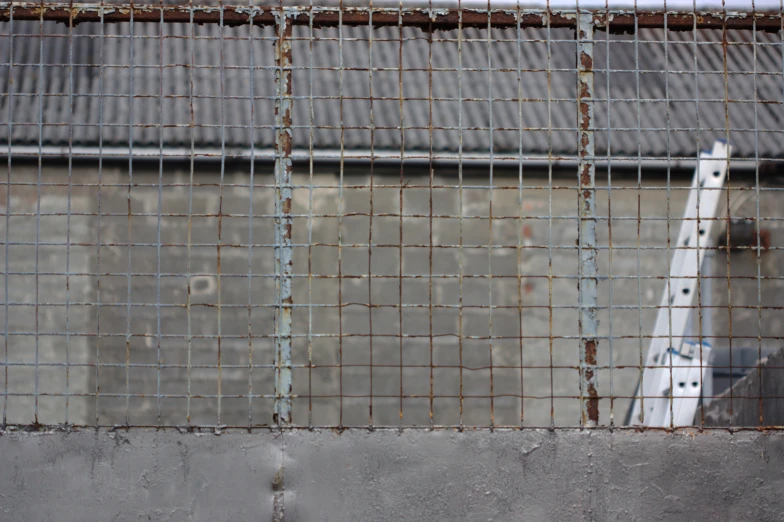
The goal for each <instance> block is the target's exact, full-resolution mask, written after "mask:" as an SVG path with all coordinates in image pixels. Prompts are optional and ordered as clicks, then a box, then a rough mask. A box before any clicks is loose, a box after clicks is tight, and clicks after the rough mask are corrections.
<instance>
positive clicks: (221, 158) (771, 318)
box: [0, 4, 784, 428]
mask: <svg viewBox="0 0 784 522" xmlns="http://www.w3.org/2000/svg"><path fill="white" fill-rule="evenodd" d="M611 14H612V13H608V12H587V13H576V14H575V13H572V14H569V13H567V14H563V13H555V12H530V11H525V12H524V11H522V10H518V11H517V12H509V11H484V12H481V11H467V10H451V11H444V12H443V13H440V12H439V13H435V12H429V11H420V10H406V9H365V8H362V9H348V8H282V7H281V8H228V7H222V6H221V7H215V8H197V7H192V6H191V7H183V6H174V7H172V6H152V7H138V6H137V7H128V8H127V9H117V8H116V7H110V6H95V5H83V6H80V7H78V8H74V9H70V8H65V7H58V6H48V7H44V6H41V5H33V4H0V18H1V19H2V20H4V21H3V22H1V23H0V42H2V45H0V49H3V50H4V51H3V56H2V58H1V59H2V63H0V82H1V83H2V85H3V90H2V93H0V116H2V120H3V123H4V124H3V126H2V129H0V138H1V139H2V140H3V141H5V142H6V143H7V146H6V147H4V149H5V150H3V151H0V153H2V154H4V155H5V156H6V158H7V162H6V163H7V175H6V179H5V182H4V183H3V185H2V188H0V194H2V198H0V201H1V202H2V205H3V207H4V212H3V214H4V216H3V217H4V219H3V220H2V223H0V228H2V230H3V234H2V247H3V259H4V262H3V268H4V270H3V277H2V279H1V280H2V286H3V292H2V295H3V302H4V305H3V316H4V317H3V319H2V324H3V325H4V326H3V346H4V348H3V357H2V366H3V372H2V374H3V375H2V390H3V424H4V425H7V426H8V425H11V426H13V425H30V424H34V425H39V424H42V425H53V424H63V423H64V424H72V425H82V426H117V425H125V426H181V427H221V426H237V427H239V426H242V427H262V426H276V427H308V428H313V427H340V428H347V427H373V428H381V427H394V428H400V427H425V428H434V427H456V428H463V427H472V428H481V427H489V428H496V427H554V428H561V427H575V426H579V427H622V426H624V425H627V424H630V423H631V424H634V422H633V421H630V418H629V417H630V413H629V412H631V411H632V409H633V408H634V407H635V404H636V403H637V402H639V403H642V404H644V402H645V400H646V399H648V400H650V401H653V400H655V399H657V398H658V399H662V398H663V399H665V401H666V402H667V403H668V404H669V408H670V413H672V412H673V411H674V410H673V407H674V406H675V405H677V404H680V403H678V400H679V399H677V398H675V394H674V392H671V391H669V390H668V393H667V395H665V396H662V397H656V396H646V393H645V392H644V391H641V390H645V388H644V379H645V378H646V375H650V370H654V368H652V367H651V363H650V362H646V354H647V353H648V352H649V349H650V348H651V346H652V343H653V342H655V340H656V339H657V337H666V338H667V341H668V343H667V344H669V345H672V346H680V345H681V343H685V342H689V341H692V342H696V344H697V346H698V349H699V351H700V353H702V349H703V348H705V350H706V352H707V349H708V347H709V348H710V351H711V354H712V356H711V358H710V360H708V358H707V357H706V358H705V360H702V359H700V358H699V357H697V359H696V360H697V361H698V367H699V368H700V371H698V372H697V375H698V376H699V377H698V380H699V383H700V392H699V404H698V407H697V408H696V415H694V417H693V419H694V420H693V421H691V420H690V421H689V422H686V423H685V424H686V425H696V426H702V427H708V426H720V427H739V426H750V425H755V426H758V425H762V426H770V425H773V424H778V425H780V424H782V423H781V422H778V421H777V419H780V418H781V417H780V415H781V413H780V412H781V411H782V409H784V408H783V407H782V403H783V402H784V401H782V393H784V392H782V389H781V386H782V384H781V383H784V378H782V366H781V357H780V356H779V355H777V354H776V352H777V350H779V348H780V347H781V338H782V336H783V335H784V333H782V324H784V323H782V321H781V320H780V314H781V309H782V302H781V300H782V297H781V295H782V293H781V291H780V287H781V285H782V274H781V268H780V267H781V266H782V263H781V259H780V256H781V255H782V253H781V250H782V248H781V242H782V236H781V234H782V232H781V226H780V224H779V223H780V221H781V219H782V210H781V208H782V207H781V205H780V203H779V202H778V198H779V197H780V195H779V191H780V186H781V181H782V179H784V178H781V177H780V175H781V173H782V168H784V167H782V163H781V158H782V156H783V154H782V150H781V143H784V140H783V139H782V138H783V136H782V134H784V125H782V124H783V123H784V45H782V38H784V32H782V25H781V17H780V16H779V15H778V14H775V15H764V16H763V15H757V16H749V17H732V16H729V15H728V14H726V13H723V14H721V15H715V16H707V15H706V16H704V17H697V16H691V15H689V14H688V13H686V14H672V15H670V16H661V15H654V14H650V15H646V14H629V13H615V14H612V16H611ZM58 21H59V22H65V23H56V22H58ZM76 22H79V23H78V24H77V23H76ZM109 22H112V23H109ZM715 140H724V141H725V142H728V143H729V144H731V146H732V153H731V156H729V157H728V158H727V157H725V158H723V159H724V161H726V163H727V166H728V168H727V173H726V180H725V181H724V183H723V184H722V185H721V186H719V187H717V188H715V190H714V194H715V193H718V194H719V197H718V199H717V203H716V205H717V207H716V209H715V213H714V214H713V215H710V216H708V215H707V214H704V213H702V211H701V210H700V211H699V212H698V217H696V218H694V217H688V216H686V218H684V209H685V208H686V207H687V205H688V204H689V203H688V201H689V197H690V194H692V193H693V192H694V188H693V187H692V176H693V174H694V171H695V167H696V166H698V158H699V154H700V151H703V150H706V149H711V147H712V146H713V143H714V141H715ZM727 160H728V161H727ZM701 194H703V195H702V196H698V197H697V202H698V203H697V206H698V208H699V205H700V203H699V201H700V197H703V198H705V197H709V196H710V194H711V192H710V191H709V192H702V193H701ZM706 194H707V196H706ZM706 216H707V217H706ZM694 219H696V221H697V226H698V227H700V226H701V225H700V223H702V225H705V224H706V223H708V224H712V225H713V227H712V229H711V230H712V231H711V232H710V234H709V237H707V238H705V239H704V240H703V243H702V244H700V242H699V241H700V240H699V239H698V240H697V245H696V246H688V245H681V244H680V243H679V233H680V230H681V228H683V227H685V226H687V225H688V223H689V220H694ZM700 234H702V230H700ZM679 250H683V251H689V250H693V251H696V250H699V251H700V252H701V254H700V255H703V254H704V261H702V260H701V258H698V259H700V261H697V267H696V277H692V279H696V288H695V290H694V292H695V293H696V295H697V297H696V298H695V299H696V301H694V302H693V303H692V302H691V301H689V302H688V304H687V305H685V306H677V305H676V306H673V304H672V301H670V303H669V304H667V302H666V299H665V301H664V304H663V305H662V304H660V301H662V294H665V293H666V292H668V291H669V289H670V288H671V287H673V288H674V285H676V284H678V278H677V277H673V274H674V273H675V272H673V270H674V267H673V260H674V259H675V260H677V259H678V258H677V256H676V254H677V252H678V251H679ZM674 256H676V257H674ZM675 268H677V267H675ZM692 268H693V267H692ZM661 309H665V310H666V312H667V313H668V324H669V325H672V324H673V323H674V320H673V317H676V316H684V317H688V322H689V329H688V331H687V332H686V333H685V334H683V335H680V334H678V332H673V328H674V327H672V326H670V327H669V329H668V330H667V331H665V332H664V333H663V334H662V333H661V332H658V333H657V332H656V331H655V330H654V329H655V322H656V320H657V315H658V314H659V313H660V310H661ZM661 368H662V367H660V369H661ZM664 369H665V370H666V372H667V373H668V375H669V379H670V390H672V389H674V388H673V387H674V386H677V382H676V381H677V380H678V379H679V377H678V375H680V374H679V373H678V371H679V367H678V364H676V363H673V362H670V364H669V365H667V366H666V367H664ZM690 375H691V374H690ZM673 376H675V377H673ZM641 380H642V381H643V384H642V385H641ZM703 381H705V382H703ZM777 412H778V413H777ZM776 415H779V417H776ZM675 425H678V424H677V423H676V422H675V420H674V419H673V418H669V420H668V421H667V422H666V423H665V424H664V425H663V426H662V427H668V426H669V427H672V426H675Z"/></svg>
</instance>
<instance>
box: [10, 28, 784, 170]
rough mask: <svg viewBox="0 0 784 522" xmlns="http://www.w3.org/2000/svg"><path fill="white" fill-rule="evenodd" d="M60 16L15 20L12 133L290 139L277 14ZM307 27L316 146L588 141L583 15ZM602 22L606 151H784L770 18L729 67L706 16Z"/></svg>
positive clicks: (304, 121) (149, 142)
mask: <svg viewBox="0 0 784 522" xmlns="http://www.w3.org/2000/svg"><path fill="white" fill-rule="evenodd" d="M42 27H43V32H44V36H43V38H41V37H40V36H39V34H40V31H41V27H40V26H39V24H38V23H35V22H18V21H17V22H15V23H14V24H13V27H11V25H10V24H9V23H7V22H6V23H3V24H0V33H2V34H1V35H0V42H2V45H0V48H2V49H4V53H3V56H2V57H0V60H2V63H0V85H1V86H2V87H0V89H2V91H1V92H2V97H0V120H1V121H2V126H0V141H3V142H5V141H6V140H7V139H9V121H11V122H12V125H11V134H10V138H11V143H12V145H36V144H38V143H39V133H40V138H41V139H40V141H41V142H42V143H43V144H44V145H56V146H62V145H67V144H68V142H69V135H70V133H71V132H72V133H73V144H74V145H98V143H99V135H101V136H102V137H103V141H102V143H103V145H104V146H113V145H115V146H117V145H119V146H123V145H124V146H127V145H128V142H129V139H130V132H129V131H130V126H131V124H132V125H133V131H132V141H133V143H134V146H135V147H155V148H157V147H159V145H160V142H161V140H162V142H163V145H164V146H165V147H175V146H178V147H180V146H184V147H190V144H191V140H192V139H193V141H194V145H195V146H196V147H209V148H214V147H218V148H220V147H221V144H222V142H225V146H226V147H232V148H235V147H240V148H247V147H249V146H250V144H251V138H252V139H253V140H254V146H255V147H258V148H269V147H273V146H274V139H273V138H274V131H273V126H274V96H275V81H274V55H273V40H274V29H273V28H271V27H264V28H259V27H256V28H253V29H252V30H251V29H250V28H249V27H236V28H229V27H226V28H224V29H223V40H222V41H221V38H220V34H221V33H220V27H216V26H198V25H197V26H194V27H191V26H190V25H188V24H166V25H163V26H159V25H156V24H142V23H137V24H134V26H133V27H131V25H130V24H107V25H105V26H104V30H105V34H104V35H103V36H102V35H101V26H99V25H97V24H82V25H79V26H77V27H76V28H74V30H73V38H72V39H69V38H68V29H67V27H64V26H62V25H55V24H50V23H48V22H47V23H44V24H43V26H42ZM191 30H192V31H193V35H194V37H195V38H194V39H191V38H190V34H191ZM10 32H12V33H13V35H14V37H13V39H11V38H10V37H9V36H8V34H9V33H10ZM161 33H162V35H163V38H162V39H161V38H160V35H161ZM131 34H133V38H130V35H131ZM401 34H402V43H401ZM251 35H252V37H253V41H252V43H251V41H250V37H251ZM488 36H489V38H488ZM294 37H295V40H294V42H293V45H292V48H293V63H294V67H295V71H294V75H293V82H294V95H295V97H296V99H295V105H294V125H295V131H294V147H296V148H304V149H307V148H308V147H309V146H310V145H311V133H312V146H313V147H314V148H315V149H338V148H340V147H341V140H342V144H343V146H344V147H345V148H346V150H368V149H370V148H371V134H372V142H373V143H372V145H373V147H374V149H375V150H377V151H381V150H393V151H394V150H399V149H400V147H401V131H400V126H401V117H402V122H403V127H404V129H405V130H404V138H405V149H406V150H423V151H426V150H429V149H430V147H431V144H432V148H433V149H434V150H436V151H457V150H458V149H459V147H460V142H461V138H462V150H463V151H466V152H470V151H483V152H486V151H488V150H490V146H491V143H492V150H493V152H494V153H498V154H504V153H516V152H519V151H521V150H522V153H523V154H547V153H548V151H549V150H550V149H552V153H553V154H556V155H573V154H575V152H576V149H577V133H576V125H577V113H576V103H575V100H574V97H575V91H576V85H577V80H576V70H575V63H576V46H575V43H574V41H573V35H572V32H571V31H570V30H557V29H552V30H551V32H550V33H549V37H550V43H549V44H548V42H547V37H548V33H547V31H546V30H545V29H522V30H520V32H519V35H518V33H517V30H516V29H514V28H512V29H494V30H492V31H491V32H490V34H489V35H488V32H487V31H485V30H480V29H464V31H463V34H462V36H461V37H460V39H461V42H460V46H461V47H462V53H459V52H458V43H457V40H458V32H457V31H439V32H436V33H434V34H433V36H432V42H430V41H428V35H427V33H424V32H422V31H421V30H419V29H416V28H404V29H402V31H401V30H400V29H398V28H395V27H384V28H377V29H373V30H371V29H370V28H368V27H343V28H342V29H341V30H339V29H337V28H324V29H313V33H312V35H311V30H310V29H309V28H308V27H306V26H305V27H295V28H294ZM371 37H372V42H371V41H370V40H371ZM597 38H598V39H599V40H597V42H596V44H595V50H594V53H595V60H594V64H595V71H596V75H595V83H596V88H595V92H596V100H597V101H596V102H595V104H594V110H595V127H596V128H597V129H598V130H597V133H596V140H597V141H596V145H597V146H596V150H597V154H600V155H606V154H607V149H608V142H609V146H610V150H611V153H612V155H613V156H614V157H617V156H631V157H637V155H638V154H639V155H641V156H643V157H666V156H670V157H693V156H694V154H695V151H696V150H697V149H698V141H697V140H698V137H699V140H700V141H699V143H700V144H701V145H700V146H699V147H700V148H705V147H704V146H705V145H706V144H708V143H710V142H712V141H713V140H714V139H716V138H727V137H728V136H727V128H728V127H729V129H730V131H729V139H730V141H731V142H732V144H733V145H734V147H735V155H737V156H742V157H756V156H759V157H761V158H773V157H781V156H784V154H783V153H782V147H781V145H780V144H781V143H784V139H783V138H784V135H783V134H784V132H783V129H784V74H783V72H782V56H783V53H782V39H781V37H780V36H779V35H775V34H764V33H758V34H756V35H755V38H756V44H755V45H752V43H751V38H752V34H751V33H749V32H740V31H731V32H728V40H729V42H730V44H729V45H728V46H727V49H726V70H727V72H726V74H725V60H724V52H725V51H724V48H723V45H722V34H721V31H707V30H704V31H703V30H701V31H699V32H697V33H696V41H695V33H694V32H667V33H666V34H665V32H664V31H662V30H649V29H646V30H641V31H640V33H639V37H638V38H637V39H635V38H634V36H630V35H620V36H619V35H611V36H610V40H609V42H608V41H607V40H604V39H605V38H606V35H605V33H601V32H598V33H597ZM665 38H666V44H665ZM518 39H519V41H520V45H519V46H518ZM11 40H13V42H11ZM341 40H342V42H341ZM444 40H449V41H444ZM131 42H133V45H131ZM341 43H342V45H341ZM12 44H13V45H12ZM695 48H696V53H695ZM11 49H13V59H12V63H13V66H12V67H9V63H8V59H9V56H10V55H9V54H8V53H9V52H10V51H11ZM341 49H342V52H341ZM488 51H489V52H488ZM69 53H72V56H73V59H72V61H71V60H70V59H69ZM221 55H222V56H223V59H222V60H221ZM192 56H193V67H191V66H190V65H191V62H192ZM251 56H252V58H251ZM548 56H549V58H548ZM251 59H252V64H253V70H252V74H251V71H250V69H249V66H250V64H251ZM401 60H402V61H401ZM70 63H73V68H71V67H69V64H70ZM101 64H103V66H101ZM221 64H222V65H223V67H222V69H221V67H220V65H221ZM635 64H638V66H637V65H635ZM431 66H432V95H431V94H430V88H431V87H430V85H431V81H430V80H431V77H430V73H429V71H430V70H431ZM608 66H609V70H610V73H609V75H608V73H607V69H608ZM401 67H402V71H403V72H402V78H401V74H400V71H401ZM371 68H372V75H371V74H370V72H369V71H368V70H369V69H371ZM548 70H549V75H548ZM695 72H696V74H695ZM191 75H192V89H193V98H192V100H193V106H192V109H191ZM11 76H12V78H13V81H9V78H10V77H11ZM251 76H252V78H253V82H251V81H250V78H251ZM371 76H372V98H373V99H372V104H371V101H370V99H369V98H370V97H371V87H370V84H371V81H370V79H371ZM71 78H72V81H73V87H72V90H71V88H70V87H69V82H70V80H71ZM608 78H609V79H608ZM401 85H402V89H403V92H402V101H401V93H400V88H401ZM548 86H549V88H548ZM251 87H252V92H253V96H254V103H253V104H251V101H250V94H251ZM638 89H639V97H638ZM71 92H73V96H70V95H69V93H71ZM41 94H42V96H41ZM101 94H102V95H101ZM130 94H133V97H131V96H130ZM521 94H522V100H523V101H522V103H520V101H519V99H520V95H521ZM608 94H609V99H610V103H609V104H608V103H607V99H608ZM161 96H163V98H161ZM491 98H492V100H493V101H492V103H490V101H489V100H490V99H491ZM638 98H639V100H638ZM725 99H729V100H730V102H729V103H725ZM755 99H756V103H754V101H755ZM666 100H669V102H667V101H666ZM251 105H252V106H253V111H251ZM311 105H312V110H311ZM608 105H609V107H608ZM71 106H72V114H71ZM101 106H102V107H103V111H101V110H100V109H101ZM491 108H492V110H491ZM9 111H10V112H9ZM311 114H312V119H311ZM251 117H252V118H253V123H254V126H255V127H256V128H255V130H254V131H253V133H252V134H251V129H250V125H251ZM9 118H10V120H9ZM191 118H192V119H193V122H192V123H193V124H194V125H191ZM491 118H492V119H491ZM39 121H41V122H42V123H43V126H42V128H40V129H39V125H38V123H39ZM69 123H72V125H69ZM431 123H432V126H433V128H432V130H431V128H430V124H431ZM161 124H163V127H161ZM371 126H372V132H371ZM490 127H492V128H493V130H492V132H491V130H490ZM460 128H462V132H460V130H459V129H460ZM521 128H522V129H523V131H522V133H521V132H520V129H521ZM608 128H609V129H610V131H609V132H608V130H607V129H608ZM638 128H639V129H641V131H640V132H638ZM697 128H699V129H700V132H699V133H698V132H696V130H695V129H697ZM548 129H550V130H551V132H548ZM521 142H522V147H521Z"/></svg>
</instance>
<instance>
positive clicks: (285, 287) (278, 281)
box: [273, 10, 293, 426]
mask: <svg viewBox="0 0 784 522" xmlns="http://www.w3.org/2000/svg"><path fill="white" fill-rule="evenodd" d="M291 27H292V26H291V24H289V23H288V20H287V18H286V13H285V11H284V10H281V12H280V15H279V16H278V18H277V24H276V25H275V30H276V35H277V40H276V42H275V66H276V69H275V87H276V97H275V303H276V305H277V306H276V310H275V354H276V357H275V359H276V361H275V366H276V368H275V413H274V414H273V420H274V422H275V423H276V424H277V425H278V426H285V425H288V424H290V423H291V309H292V296H291V274H292V249H291V225H292V220H291V173H292V170H293V165H292V162H291V136H292V135H291V106H292V88H291V78H292V74H291V72H292V71H291Z"/></svg>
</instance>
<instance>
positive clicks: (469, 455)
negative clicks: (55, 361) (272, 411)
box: [0, 430, 784, 521]
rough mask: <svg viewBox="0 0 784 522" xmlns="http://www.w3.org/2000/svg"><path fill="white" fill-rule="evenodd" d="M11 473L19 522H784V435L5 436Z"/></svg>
mask: <svg viewBox="0 0 784 522" xmlns="http://www.w3.org/2000/svg"><path fill="white" fill-rule="evenodd" d="M0 469H2V470H3V472H2V473H0V518H1V519H3V520H9V521H16V520H24V521H38V520H60V521H70V520H74V521H77V520H78V521H83V520H116V521H123V520H171V521H175V520H176V521H178V520H262V521H265V520H273V519H274V518H275V515H274V512H275V511H274V507H275V505H276V504H277V506H278V508H281V507H282V509H278V513H279V514H281V513H282V516H283V519H284V520H286V521H294V520H297V521H300V520H302V521H312V520H390V521H391V520H483V521H485V520H494V521H499V520H733V521H735V520H759V521H765V520H782V519H784V496H783V495H781V492H782V491H784V433H781V432H771V433H761V432H739V433H734V434H732V433H728V432H725V431H710V432H704V433H696V432H695V433H676V434H672V433H658V432H648V433H636V432H630V431H616V432H614V433H611V432H609V431H544V430H526V431H522V432H521V431H496V432H489V431H474V432H463V433H457V432H453V431H441V432H426V431H416V430H415V431H405V432H402V433H400V432H397V431H376V432H367V431H348V432H343V433H342V434H337V433H336V432H333V431H314V432H308V431H294V432H286V433H283V434H280V433H271V432H267V431H265V432H259V433H248V432H224V433H223V434H222V435H220V436H218V435H214V434H208V435H203V434H196V433H179V432H176V431H165V430H161V431H154V430H131V431H118V432H107V431H103V430H101V431H89V430H88V431H79V432H70V433H63V432H59V433H50V434H31V433H18V432H17V433H12V432H6V433H5V434H3V435H0ZM276 498H277V500H276Z"/></svg>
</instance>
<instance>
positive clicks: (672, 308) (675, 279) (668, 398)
mask: <svg viewBox="0 0 784 522" xmlns="http://www.w3.org/2000/svg"><path fill="white" fill-rule="evenodd" d="M730 152H731V147H730V146H729V145H727V144H726V143H725V142H723V141H716V142H715V143H714V144H713V150H711V151H710V152H702V153H700V158H699V161H698V163H697V169H696V171H695V173H694V180H693V181H692V185H691V190H690V191H689V200H688V202H687V203H686V211H685V212H684V216H683V222H682V225H681V229H680V233H679V235H678V242H677V244H676V245H675V246H673V249H674V250H675V254H674V255H673V257H672V264H671V265H670V278H669V280H668V283H667V284H666V286H665V288H664V293H663V295H662V301H661V306H660V307H659V315H658V317H657V318H656V325H655V326H654V329H653V337H652V339H651V344H650V347H649V349H648V356H647V358H646V363H645V369H644V370H643V372H642V376H641V381H640V385H639V386H638V387H637V393H636V394H635V398H634V400H633V402H632V405H631V414H630V415H629V423H630V424H631V425H633V426H658V427H670V426H691V425H693V424H694V415H695V413H696V412H697V407H698V405H699V401H700V396H701V394H702V390H703V389H704V388H709V387H706V386H705V380H706V378H707V379H710V376H709V375H708V373H707V370H708V365H709V361H710V353H711V346H710V344H709V343H708V342H705V341H703V342H702V344H701V345H700V342H699V340H697V341H694V340H689V339H687V338H686V336H687V334H688V329H689V326H690V320H689V316H690V313H691V311H692V310H691V306H692V302H693V300H694V295H695V294H696V293H697V277H698V276H704V274H703V273H701V272H700V269H701V267H702V261H703V258H704V257H705V252H706V249H707V247H708V246H709V241H710V240H709V238H710V237H711V235H710V232H711V226H712V225H713V219H714V217H715V216H716V212H717V209H718V205H719V198H720V195H721V192H722V191H721V188H722V187H723V186H724V179H725V178H726V176H727V166H728V160H729V157H730ZM702 291H703V292H704V291H705V288H704V287H703V288H702ZM708 313H711V311H710V310H708Z"/></svg>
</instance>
